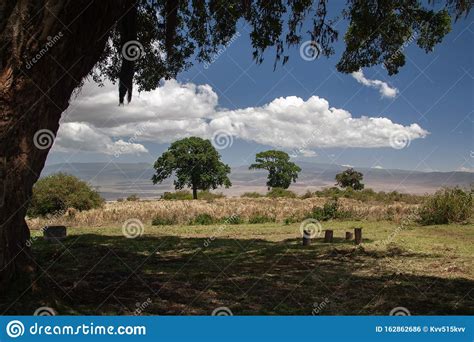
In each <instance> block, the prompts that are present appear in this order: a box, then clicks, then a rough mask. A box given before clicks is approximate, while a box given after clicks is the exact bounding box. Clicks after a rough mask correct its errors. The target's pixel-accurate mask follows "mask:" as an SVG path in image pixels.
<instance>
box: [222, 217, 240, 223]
mask: <svg viewBox="0 0 474 342" xmlns="http://www.w3.org/2000/svg"><path fill="white" fill-rule="evenodd" d="M222 223H224V224H242V223H244V220H243V219H242V217H240V216H239V215H232V216H229V217H226V218H224V219H223V220H222Z"/></svg>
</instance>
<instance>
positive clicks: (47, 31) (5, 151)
mask: <svg viewBox="0 0 474 342" xmlns="http://www.w3.org/2000/svg"><path fill="white" fill-rule="evenodd" d="M130 6H131V1H129V0H94V1H90V0H74V1H73V0H70V1H68V0H18V1H6V2H3V3H2V4H0V46H2V48H1V51H0V177H1V179H0V289H4V288H6V287H7V285H8V284H10V283H11V281H12V280H13V279H15V278H18V277H19V276H21V275H25V274H32V273H33V271H34V267H33V266H32V265H34V262H32V259H31V256H30V250H29V247H28V245H29V243H28V240H29V238H30V233H29V229H28V226H27V224H26V222H25V215H26V210H27V206H28V201H29V199H30V196H31V190H32V187H33V184H34V183H35V182H36V180H37V179H38V177H39V175H40V173H41V170H42V169H43V166H44V163H45V161H46V157H47V155H48V152H49V149H50V147H51V143H50V141H49V140H48V139H49V138H51V139H53V138H54V137H55V135H56V133H57V130H58V128H59V120H60V118H61V113H62V112H63V111H64V110H65V109H66V108H67V107H68V105H69V98H70V97H71V94H72V93H73V91H74V89H76V88H77V87H79V86H80V85H81V82H82V80H83V78H84V77H85V76H86V75H87V74H88V73H89V72H90V71H91V69H92V68H93V66H94V64H95V63H96V62H97V61H98V59H99V58H100V56H101V54H102V53H103V51H104V46H105V43H106V41H107V39H108V37H109V35H108V34H109V31H110V29H111V28H113V25H114V23H115V22H116V21H117V20H118V19H119V18H120V16H121V15H123V14H124V13H126V11H127V9H128V8H130Z"/></svg>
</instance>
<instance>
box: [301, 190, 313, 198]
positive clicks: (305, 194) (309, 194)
mask: <svg viewBox="0 0 474 342" xmlns="http://www.w3.org/2000/svg"><path fill="white" fill-rule="evenodd" d="M313 196H314V195H313V193H312V192H311V191H309V190H307V191H306V192H305V193H304V194H303V195H301V196H300V198H301V199H306V198H311V197H313Z"/></svg>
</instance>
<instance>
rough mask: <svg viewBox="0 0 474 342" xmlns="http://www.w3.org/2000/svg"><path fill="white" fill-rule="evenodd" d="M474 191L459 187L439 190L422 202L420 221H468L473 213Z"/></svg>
mask: <svg viewBox="0 0 474 342" xmlns="http://www.w3.org/2000/svg"><path fill="white" fill-rule="evenodd" d="M472 194H473V191H472V190H471V191H464V190H462V189H460V188H458V187H456V188H445V189H441V190H438V191H437V192H436V193H435V194H434V195H432V196H430V197H428V199H427V200H426V201H425V202H424V203H423V204H422V206H421V207H420V209H419V210H418V215H419V216H420V223H421V224H423V225H429V224H448V223H453V222H457V223H461V222H465V221H467V220H468V219H469V218H470V217H471V215H472V204H473V203H472Z"/></svg>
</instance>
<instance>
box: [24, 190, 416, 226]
mask: <svg viewBox="0 0 474 342" xmlns="http://www.w3.org/2000/svg"><path fill="white" fill-rule="evenodd" d="M326 200H327V199H325V198H319V197H314V198H306V199H299V198H222V199H216V200H212V201H203V200H196V201H165V200H156V201H133V202H129V201H127V202H113V203H106V204H105V206H104V207H103V208H101V209H92V210H88V211H82V212H79V211H76V210H74V209H69V210H68V211H67V212H66V213H65V214H63V215H56V216H53V217H51V218H34V219H27V222H28V225H29V227H30V228H31V229H40V228H41V227H43V226H45V225H54V224H62V225H67V226H70V227H100V226H106V225H122V224H123V222H125V221H126V220H128V219H139V220H140V221H142V222H143V223H145V224H148V223H150V222H151V220H152V219H153V218H154V217H155V216H159V217H162V218H166V219H171V220H172V221H173V222H175V223H176V224H188V223H189V222H190V221H191V220H192V219H193V218H195V217H196V216H197V215H199V214H203V213H206V214H209V215H211V216H212V217H213V218H214V219H216V220H221V219H222V220H224V219H225V218H227V217H229V216H232V215H238V216H240V217H241V218H242V219H244V220H246V221H247V220H248V219H249V218H251V217H255V216H257V215H260V216H266V217H270V218H272V219H274V220H275V221H276V222H283V221H284V220H285V219H288V218H290V219H292V220H293V221H298V220H304V219H305V218H306V217H308V215H309V214H310V213H311V211H312V209H313V207H315V206H323V205H324V203H325V202H326ZM339 204H340V209H342V210H345V211H350V212H351V218H352V219H367V220H393V221H397V222H398V221H400V220H401V219H403V218H404V217H408V216H409V215H410V214H411V213H413V212H414V211H415V209H416V207H417V206H416V205H409V204H403V203H397V204H392V205H383V204H380V205H373V204H366V203H362V202H359V201H355V200H351V199H344V198H343V199H340V200H339Z"/></svg>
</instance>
